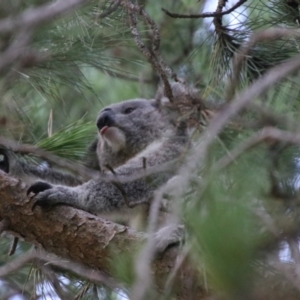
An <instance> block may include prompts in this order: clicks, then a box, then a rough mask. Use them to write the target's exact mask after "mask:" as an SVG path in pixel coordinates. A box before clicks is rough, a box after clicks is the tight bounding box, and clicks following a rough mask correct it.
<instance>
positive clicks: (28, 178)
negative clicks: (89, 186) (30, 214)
mask: <svg viewBox="0 0 300 300" xmlns="http://www.w3.org/2000/svg"><path fill="white" fill-rule="evenodd" d="M0 156H1V161H0V169H2V170H3V171H4V172H6V173H9V174H11V175H12V176H15V177H17V178H19V179H21V180H22V181H24V182H25V183H27V184H32V183H33V182H35V181H37V180H38V179H42V180H45V181H47V182H51V183H53V184H61V183H63V184H65V185H68V186H77V185H79V184H81V183H82V180H80V179H79V178H77V177H75V176H73V175H71V174H69V173H64V172H61V171H58V170H55V169H52V168H49V167H48V166H45V167H44V166H38V165H34V164H29V163H27V162H24V161H21V160H20V159H19V158H18V156H17V155H16V154H15V153H14V152H13V151H10V150H6V149H0ZM1 166H2V167H1Z"/></svg>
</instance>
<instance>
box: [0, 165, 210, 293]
mask: <svg viewBox="0 0 300 300" xmlns="http://www.w3.org/2000/svg"><path fill="white" fill-rule="evenodd" d="M32 204H33V202H32V201H31V200H29V199H28V198H27V197H26V186H25V184H24V183H22V182H21V181H19V180H17V179H15V178H12V177H10V176H8V175H7V174H6V173H4V172H2V171H0V217H1V219H6V220H7V224H9V225H8V226H9V227H8V231H9V232H11V233H12V234H14V235H15V236H18V237H21V238H23V239H24V240H25V241H27V242H30V243H33V244H35V245H37V246H39V247H42V248H44V249H45V250H46V251H48V252H51V253H54V254H56V255H58V256H61V257H65V258H69V259H71V260H73V261H76V262H79V263H82V264H84V265H86V266H89V267H92V268H97V269H100V270H102V271H104V272H106V273H107V274H109V275H111V276H114V275H115V273H114V269H113V266H114V265H115V264H114V263H112V262H115V261H116V259H118V258H120V257H123V255H126V254H129V255H130V254H131V255H132V253H134V252H135V251H137V249H138V247H139V246H140V245H141V244H142V242H143V241H144V240H145V236H144V235H143V234H142V233H138V232H136V231H134V230H132V229H130V228H128V227H125V226H122V225H119V224H116V223H113V222H110V221H108V220H105V219H102V218H100V217H97V216H94V215H92V214H89V213H87V212H84V211H81V210H78V209H75V208H72V207H67V206H57V207H55V208H53V209H51V210H50V211H43V210H42V209H41V208H40V207H37V208H36V209H35V210H34V212H33V211H32V210H31V207H32ZM177 254H178V249H177V248H176V247H173V248H171V249H169V250H167V251H165V253H164V254H163V255H162V256H159V258H156V259H155V260H154V261H153V274H154V277H155V282H156V285H157V290H158V291H160V292H162V291H163V287H164V284H165V280H166V278H167V276H168V275H169V273H170V271H171V270H172V268H173V267H174V265H175V262H176V256H177ZM179 275H180V276H178V280H179V282H177V283H176V286H179V287H180V289H178V290H177V291H176V294H177V299H186V298H187V297H190V296H191V294H190V292H189V291H191V285H192V286H193V287H195V286H194V284H195V282H197V280H196V281H195V276H194V275H195V273H193V271H192V270H191V268H190V267H189V264H185V265H184V266H183V267H182V268H181V270H180V274H179ZM204 294H205V292H204V291H203V289H202V288H201V287H200V286H198V287H197V288H196V289H194V288H193V298H194V297H195V298H194V299H201V298H202V297H203V296H204Z"/></svg>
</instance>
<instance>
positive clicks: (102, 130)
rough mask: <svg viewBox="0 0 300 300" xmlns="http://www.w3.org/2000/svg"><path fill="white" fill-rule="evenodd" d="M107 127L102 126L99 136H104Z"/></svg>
mask: <svg viewBox="0 0 300 300" xmlns="http://www.w3.org/2000/svg"><path fill="white" fill-rule="evenodd" d="M108 128H109V127H108V126H104V127H103V128H101V130H100V134H102V135H103V134H105V132H106V131H107V129H108Z"/></svg>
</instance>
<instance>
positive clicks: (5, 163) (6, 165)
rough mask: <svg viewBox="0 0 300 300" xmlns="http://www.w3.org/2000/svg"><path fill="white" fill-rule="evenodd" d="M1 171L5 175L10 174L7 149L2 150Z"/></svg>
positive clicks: (0, 153) (0, 156)
mask: <svg viewBox="0 0 300 300" xmlns="http://www.w3.org/2000/svg"><path fill="white" fill-rule="evenodd" d="M0 170H2V171H3V172H5V173H8V172H9V159H8V154H7V151H6V150H5V149H0Z"/></svg>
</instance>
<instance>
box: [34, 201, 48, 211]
mask: <svg viewBox="0 0 300 300" xmlns="http://www.w3.org/2000/svg"><path fill="white" fill-rule="evenodd" d="M37 206H40V207H42V208H46V209H47V211H48V210H50V209H51V208H52V205H51V204H50V203H47V201H44V200H36V201H35V202H34V203H33V205H32V207H31V211H34V209H35V208H36V207H37Z"/></svg>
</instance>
